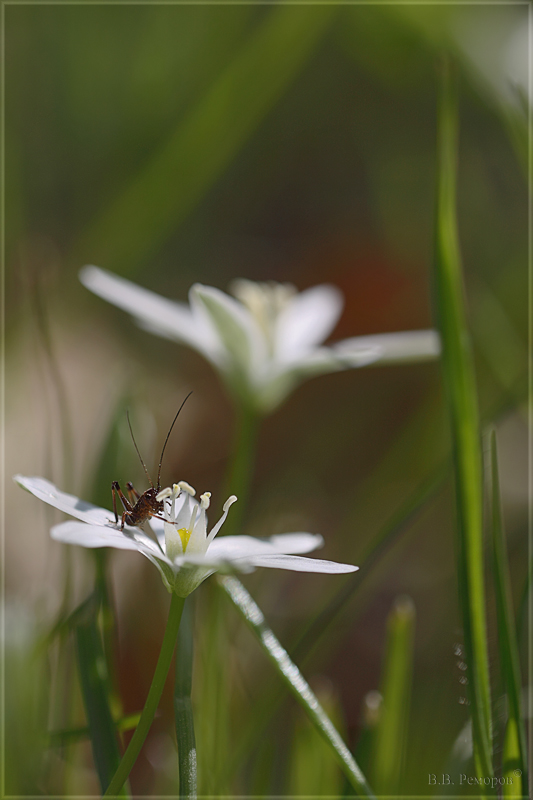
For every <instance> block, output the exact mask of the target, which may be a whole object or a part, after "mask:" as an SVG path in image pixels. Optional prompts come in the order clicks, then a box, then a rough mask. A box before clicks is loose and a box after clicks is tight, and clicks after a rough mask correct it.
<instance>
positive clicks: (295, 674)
mask: <svg viewBox="0 0 533 800" xmlns="http://www.w3.org/2000/svg"><path fill="white" fill-rule="evenodd" d="M218 581H219V583H220V584H221V586H222V587H223V589H224V590H225V591H226V593H227V594H228V596H229V597H230V599H231V600H232V602H233V603H234V605H235V606H236V607H237V609H238V610H239V611H240V613H241V614H242V616H243V617H244V619H245V621H246V623H247V624H248V625H249V627H250V628H251V630H252V631H253V633H254V634H255V636H256V637H257V639H258V640H259V643H260V645H261V647H262V648H263V650H264V651H265V652H266V654H267V656H268V658H269V659H270V661H271V662H272V663H273V664H274V667H275V668H276V670H277V671H278V673H279V675H280V677H281V678H282V680H283V681H284V682H285V684H286V685H287V687H288V689H289V691H290V692H291V693H292V694H293V695H294V697H295V699H296V700H297V702H298V703H299V704H300V705H301V706H302V708H303V709H304V711H305V712H306V714H307V716H308V717H309V719H310V721H311V722H312V724H313V725H314V727H315V728H316V730H317V731H318V732H319V733H320V735H321V736H322V737H323V738H324V739H325V740H326V742H327V743H328V744H329V745H330V747H331V748H332V750H333V753H334V754H335V756H336V759H337V761H338V763H339V765H340V767H341V769H342V770H343V772H344V774H345V775H346V777H347V778H348V780H349V781H350V785H351V786H353V788H354V789H355V791H356V792H357V794H358V795H359V796H361V797H367V798H374V795H373V793H372V790H371V788H370V787H369V785H368V783H367V781H366V778H365V776H364V775H363V773H362V772H361V770H360V769H359V767H358V766H357V764H356V762H355V760H354V757H353V756H352V754H351V752H350V751H349V749H348V748H347V747H346V744H345V743H344V741H343V739H342V737H341V736H340V735H339V733H338V731H337V729H336V728H335V727H334V725H333V724H332V722H331V720H330V719H329V717H328V716H327V714H326V713H325V711H324V709H323V708H322V706H321V705H320V703H319V702H318V700H317V698H316V696H315V695H314V694H313V692H312V691H311V688H310V686H309V684H308V683H307V681H306V680H305V678H304V677H303V675H302V674H301V672H300V670H299V669H298V667H297V666H296V664H294V662H293V661H291V659H290V657H289V655H288V653H287V652H286V651H285V650H284V649H283V647H282V646H281V644H280V643H279V641H278V640H277V639H276V637H275V636H274V634H273V633H272V631H271V630H270V628H269V627H268V626H267V624H266V622H265V618H264V616H263V613H262V611H261V609H260V608H259V606H258V605H257V604H256V603H255V601H254V600H253V599H252V597H251V596H250V595H249V594H248V592H247V591H246V589H245V588H244V586H243V585H242V583H241V582H240V581H238V580H237V579H236V578H231V577H228V576H219V578H218Z"/></svg>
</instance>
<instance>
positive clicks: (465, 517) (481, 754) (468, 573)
mask: <svg viewBox="0 0 533 800" xmlns="http://www.w3.org/2000/svg"><path fill="white" fill-rule="evenodd" d="M443 76H444V77H443V90H442V94H441V99H440V109H439V120H438V145H437V207H436V243H435V274H436V300H437V310H438V316H439V323H440V331H441V336H442V364H443V372H444V382H445V386H446V391H447V400H448V407H449V413H450V418H451V427H452V438H453V450H454V462H455V482H456V496H457V507H458V515H457V516H458V519H457V529H458V536H457V545H458V546H457V550H458V553H457V559H458V582H459V601H460V606H461V612H462V618H463V628H464V640H465V653H466V661H467V665H468V688H469V700H470V705H471V713H472V722H473V735H474V751H475V754H476V761H477V764H478V768H479V771H480V775H481V776H483V777H490V776H492V774H493V768H492V760H491V718H490V708H491V705H490V683H489V666H488V654H487V632H486V623H485V589H484V576H483V481H482V459H481V443H480V435H479V420H478V409H477V396H476V387H475V379H474V369H473V363H472V356H471V352H470V344H469V338H468V331H467V325H466V315H465V308H464V299H463V287H462V274H461V263H460V256H459V244H458V235H457V223H456V207H455V204H456V200H455V193H456V185H455V184H456V151H457V108H456V105H457V104H456V97H455V92H454V87H453V86H452V80H451V77H450V74H449V69H448V68H447V65H445V69H444V70H443Z"/></svg>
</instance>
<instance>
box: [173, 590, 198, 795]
mask: <svg viewBox="0 0 533 800" xmlns="http://www.w3.org/2000/svg"><path fill="white" fill-rule="evenodd" d="M192 665H193V625H192V606H191V602H190V601H189V602H186V603H185V607H184V609H183V616H182V618H181V624H180V629H179V631H178V643H177V650H176V680H175V683H174V718H175V722H176V738H177V742H178V763H179V791H180V800H185V798H186V799H187V800H194V798H196V793H197V788H196V787H197V782H198V775H197V772H198V770H197V760H196V740H195V737H194V718H193V713H192V702H191V689H192Z"/></svg>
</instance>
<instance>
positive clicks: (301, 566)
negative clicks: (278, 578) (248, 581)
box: [233, 554, 359, 573]
mask: <svg viewBox="0 0 533 800" xmlns="http://www.w3.org/2000/svg"><path fill="white" fill-rule="evenodd" d="M248 562H249V563H250V564H252V565H253V566H254V567H271V568H273V569H290V570H293V571H294V572H328V573H342V572H356V571H357V570H358V569H359V567H355V566H353V565H352V564H340V563H338V562H337V561H323V560H322V559H321V558H304V556H290V555H289V556H286V555H281V554H277V555H265V556H249V557H248ZM233 563H234V564H235V565H236V566H237V565H238V562H235V561H234V562H233Z"/></svg>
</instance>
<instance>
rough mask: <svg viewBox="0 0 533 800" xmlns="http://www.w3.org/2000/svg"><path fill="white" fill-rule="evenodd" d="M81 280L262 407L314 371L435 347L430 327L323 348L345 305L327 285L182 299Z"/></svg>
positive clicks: (266, 286)
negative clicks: (187, 350) (197, 357)
mask: <svg viewBox="0 0 533 800" xmlns="http://www.w3.org/2000/svg"><path fill="white" fill-rule="evenodd" d="M80 280H81V282H82V283H83V284H84V286H86V287H87V288H88V289H90V290H91V291H92V292H94V293H95V294H97V295H99V296H100V297H103V298H104V299H105V300H108V301H109V302H110V303H114V304H115V305H116V306H119V308H122V309H124V310H125V311H128V312H129V313H130V314H132V315H133V316H134V317H135V318H136V320H137V322H138V323H139V324H140V325H141V326H142V327H143V328H145V329H147V330H149V331H152V332H153V333H157V334H159V335H160V336H165V337H167V338H169V339H174V340H176V341H179V342H182V343H184V344H188V345H189V346H190V347H193V348H194V349H195V350H198V352H200V353H202V355H203V356H205V358H206V359H207V360H208V361H210V362H211V364H213V366H214V367H215V369H217V370H218V372H219V373H220V375H221V376H222V378H223V380H224V381H225V383H226V384H227V386H228V388H229V389H230V391H232V392H233V393H234V394H236V395H237V396H238V398H239V399H240V401H241V402H243V403H244V404H245V405H247V406H249V407H251V408H252V409H254V410H255V411H257V412H260V413H268V412H269V411H272V410H273V409H274V408H276V406H278V405H279V404H280V403H281V402H283V400H284V399H285V398H286V397H287V395H288V394H290V392H291V391H292V389H293V388H294V387H295V386H296V385H297V384H298V383H300V382H301V381H302V380H305V379H306V378H309V377H312V376H313V375H321V374H323V373H326V372H336V371H337V370H343V369H350V368H352V367H364V366H366V365H368V364H378V363H379V364H385V363H393V362H394V363H397V362H400V361H417V360H425V359H430V358H435V357H436V356H437V355H438V354H439V352H440V344H439V338H438V334H437V333H436V332H435V331H433V330H422V331H410V332H405V333H391V334H380V335H378V336H362V337H354V338H351V339H345V340H343V341H341V342H337V343H335V344H333V345H331V346H329V347H326V346H324V345H323V344H322V342H324V340H325V339H326V338H327V337H328V336H329V334H330V333H331V331H332V330H333V328H334V327H335V325H336V323H337V320H338V319H339V317H340V314H341V311H342V306H343V298H342V294H341V292H340V291H339V289H337V288H336V287H335V286H329V285H326V284H324V285H321V286H314V287H312V288H311V289H306V290H305V291H303V292H297V290H296V289H295V287H294V286H292V285H291V284H287V283H274V282H270V283H254V282H252V281H248V280H244V279H240V280H237V281H234V282H233V284H232V286H231V290H232V292H233V295H234V296H233V297H232V296H230V295H228V294H225V293H224V292H221V291H220V290H219V289H215V288H214V287H212V286H203V285H201V284H199V283H197V284H194V286H193V287H192V288H191V290H190V292H189V304H188V305H187V304H185V303H180V302H176V301H173V300H168V299H166V298H164V297H161V296H160V295H157V294H155V293H154V292H151V291H149V290H148V289H144V288H142V287H140V286H136V285H135V284H133V283H131V282H130V281H128V280H125V279H124V278H119V277H117V276H116V275H113V274H111V273H110V272H106V271H105V270H102V269H100V268H99V267H94V266H86V267H84V268H83V269H82V270H81V272H80Z"/></svg>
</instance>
